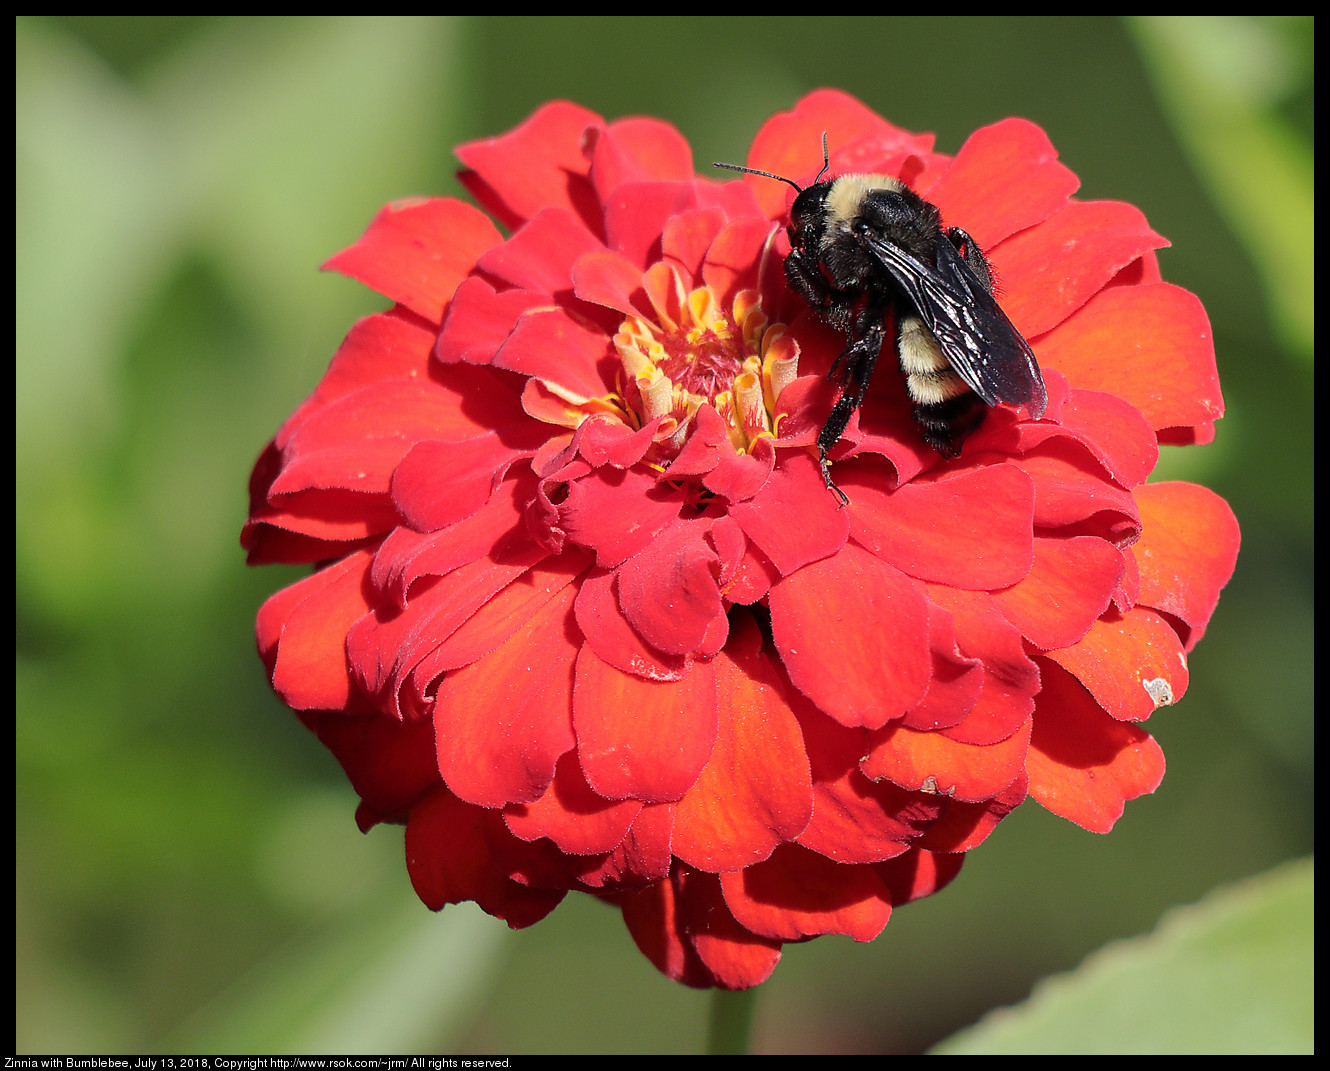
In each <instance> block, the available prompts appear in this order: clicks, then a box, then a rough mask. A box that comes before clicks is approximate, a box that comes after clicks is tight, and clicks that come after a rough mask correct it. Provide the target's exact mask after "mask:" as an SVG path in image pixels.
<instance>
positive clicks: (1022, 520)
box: [840, 465, 1034, 591]
mask: <svg viewBox="0 0 1330 1071" xmlns="http://www.w3.org/2000/svg"><path fill="white" fill-rule="evenodd" d="M868 476H869V473H868V472H867V471H866V470H865V469H864V468H863V467H862V466H860V467H856V468H854V469H850V468H848V467H847V469H846V471H845V474H844V478H843V479H841V480H840V487H841V490H843V491H844V492H845V493H846V494H847V495H849V496H850V503H851V505H850V508H849V509H848V510H847V511H846V512H848V513H849V515H850V534H851V535H853V536H854V539H855V541H856V542H857V543H860V544H862V545H863V546H865V547H867V548H868V549H869V550H871V551H872V552H873V553H874V554H876V555H877V556H878V557H879V558H881V559H882V560H883V561H886V562H889V563H891V564H892V565H894V566H896V567H897V568H898V569H900V570H901V571H903V572H905V573H907V574H908V575H910V576H915V577H919V578H920V579H922V580H935V581H939V582H941V583H945V584H949V585H950V586H952V587H957V588H971V589H974V590H979V591H991V590H993V589H995V588H1005V587H1008V586H1010V585H1011V584H1014V583H1016V581H1018V580H1020V579H1021V578H1022V577H1023V576H1025V575H1026V574H1027V573H1029V571H1030V566H1031V564H1032V563H1033V561H1034V546H1033V534H1032V529H1031V518H1032V515H1033V506H1034V486H1033V483H1032V481H1031V480H1030V478H1029V477H1028V476H1026V475H1025V473H1023V472H1020V471H1019V470H1018V469H1016V468H1013V467H1012V466H1010V465H986V466H984V467H983V468H979V469H973V470H971V471H969V472H962V473H961V474H959V475H955V476H950V477H949V478H944V479H940V480H933V481H922V480H914V481H912V482H911V483H908V484H905V485H904V486H902V487H899V488H897V489H896V490H895V491H894V492H886V491H883V490H882V489H881V482H880V480H873V479H869V478H868Z"/></svg>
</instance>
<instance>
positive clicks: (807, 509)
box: [730, 451, 850, 574]
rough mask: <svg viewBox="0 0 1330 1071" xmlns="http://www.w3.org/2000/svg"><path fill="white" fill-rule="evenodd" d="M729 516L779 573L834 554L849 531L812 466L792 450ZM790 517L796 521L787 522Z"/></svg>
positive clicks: (846, 521)
mask: <svg viewBox="0 0 1330 1071" xmlns="http://www.w3.org/2000/svg"><path fill="white" fill-rule="evenodd" d="M730 516H731V517H733V518H734V519H735V520H736V521H738V522H739V527H741V528H742V529H743V530H744V532H745V533H746V534H747V535H748V538H749V539H751V540H752V541H753V542H754V543H756V544H757V545H758V546H759V547H760V548H761V549H762V552H763V553H764V554H765V555H766V556H767V557H768V558H770V559H771V560H772V561H773V562H775V563H776V567H777V568H778V569H780V571H781V572H782V573H785V574H789V573H792V572H794V570H796V569H798V568H799V567H800V566H802V565H806V564H808V563H809V562H811V561H816V560H817V559H818V558H825V557H826V556H827V555H828V554H834V553H835V552H836V551H837V550H839V549H840V548H841V547H842V546H843V545H844V544H845V537H846V535H847V534H848V533H849V530H850V524H849V518H848V517H846V515H845V511H844V510H838V509H837V508H836V499H835V498H834V497H833V496H832V495H831V494H830V492H828V491H827V488H826V485H825V484H824V483H823V480H822V473H821V471H820V470H819V469H818V465H817V462H816V461H814V460H813V458H812V457H811V456H809V455H808V454H804V453H796V452H793V451H782V452H781V454H780V464H779V465H777V466H776V468H775V469H774V470H773V471H772V473H771V477H770V479H768V480H767V482H766V485H765V486H764V487H763V488H762V493H761V494H760V495H759V496H758V497H756V498H754V499H752V500H750V501H748V502H740V503H736V504H735V505H732V506H731V507H730ZM792 517H798V518H799V523H798V524H791V523H790V518H792Z"/></svg>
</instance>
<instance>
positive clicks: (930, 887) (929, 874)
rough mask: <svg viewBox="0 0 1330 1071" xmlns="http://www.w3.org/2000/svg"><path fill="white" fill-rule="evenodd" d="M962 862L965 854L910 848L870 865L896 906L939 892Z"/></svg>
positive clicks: (958, 871)
mask: <svg viewBox="0 0 1330 1071" xmlns="http://www.w3.org/2000/svg"><path fill="white" fill-rule="evenodd" d="M963 862H965V856H964V855H961V854H959V853H955V854H953V853H943V854H937V853H934V852H927V851H924V850H923V849H922V848H911V849H910V850H909V851H908V852H906V853H905V854H904V855H902V856H898V857H897V858H895V859H891V860H888V861H887V862H885V863H878V864H877V865H876V866H875V867H874V869H875V870H876V871H877V872H878V873H879V874H880V875H882V878H883V880H884V881H886V883H887V887H888V888H889V889H890V890H891V902H892V904H893V905H895V906H896V907H899V906H900V905H901V904H908V903H909V902H910V901H911V900H918V899H921V898H922V897H925V896H932V895H933V894H934V893H935V892H941V891H942V890H943V889H945V888H946V887H947V886H948V885H949V884H951V879H952V878H954V877H955V876H956V875H957V874H959V873H960V872H961V864H962V863H963Z"/></svg>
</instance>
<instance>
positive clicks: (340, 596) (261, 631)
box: [258, 551, 370, 710]
mask: <svg viewBox="0 0 1330 1071" xmlns="http://www.w3.org/2000/svg"><path fill="white" fill-rule="evenodd" d="M369 560H370V555H369V552H368V551H360V552H358V553H356V554H350V555H348V556H347V557H346V558H344V559H342V560H341V561H340V562H334V563H333V564H332V565H330V566H328V567H327V568H326V569H321V570H319V571H318V572H317V573H315V574H314V575H313V576H310V577H306V578H305V579H304V580H302V581H300V582H299V583H296V584H292V585H291V586H290V587H289V588H286V589H285V590H284V591H280V592H278V593H277V594H276V595H274V596H273V597H272V598H271V599H269V600H268V601H267V602H266V603H264V604H263V608H262V609H261V610H260V611H259V617H258V640H259V651H260V652H261V653H262V654H263V656H264V660H265V661H266V662H268V664H269V667H270V670H271V673H272V686H273V690H274V691H275V692H276V693H277V694H278V695H279V696H280V697H281V699H282V702H284V703H285V704H286V705H287V706H289V707H291V708H292V709H293V710H341V709H343V708H346V707H347V706H348V705H350V704H353V703H356V704H359V703H362V702H363V700H361V698H360V697H359V695H358V693H357V692H356V691H355V689H354V687H353V685H352V683H351V678H350V675H349V673H348V671H347V664H346V633H347V629H349V628H350V627H351V626H352V625H353V624H354V623H355V622H356V621H357V620H359V619H360V618H361V617H363V616H364V615H365V614H366V613H367V612H368V611H369V609H370V606H369V604H368V603H367V602H366V601H365V596H366V592H365V575H366V572H367V570H368V567H369Z"/></svg>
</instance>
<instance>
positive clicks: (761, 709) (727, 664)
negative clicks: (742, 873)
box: [674, 616, 813, 872]
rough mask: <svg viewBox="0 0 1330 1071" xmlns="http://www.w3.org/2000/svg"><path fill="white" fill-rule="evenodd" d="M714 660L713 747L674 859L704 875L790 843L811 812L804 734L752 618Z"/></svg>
mask: <svg viewBox="0 0 1330 1071" xmlns="http://www.w3.org/2000/svg"><path fill="white" fill-rule="evenodd" d="M740 621H742V622H743V624H742V625H741V626H740V627H739V628H737V629H736V635H733V636H731V638H730V642H729V643H728V644H727V645H726V647H725V649H724V650H723V651H722V652H721V653H720V655H719V656H717V658H716V660H715V662H714V665H715V668H716V687H717V706H718V708H719V710H720V712H721V715H720V727H719V732H718V733H717V736H716V746H715V748H714V749H713V750H712V752H711V758H710V760H709V761H708V762H707V765H706V767H705V768H704V769H703V770H702V773H701V775H700V776H699V777H698V779H697V782H696V784H694V785H693V787H692V788H691V789H689V790H688V792H687V793H685V795H684V797H683V799H681V800H680V801H679V809H678V814H677V816H676V819H675V833H674V854H675V855H677V856H678V857H679V858H680V859H682V860H684V861H685V862H687V863H689V864H691V865H692V866H695V867H698V868H699V869H702V870H709V871H712V872H718V871H723V870H737V869H739V868H740V867H744V866H748V865H749V864H751V863H755V862H757V861H758V860H760V859H765V858H766V857H767V856H768V855H770V854H771V852H772V850H773V849H774V848H775V847H776V845H778V844H780V843H781V842H783V841H789V840H793V839H794V838H795V837H797V836H798V835H799V834H800V833H801V832H803V829H804V826H806V825H807V824H808V819H809V817H810V816H811V815H812V812H813V797H812V783H811V781H810V775H809V769H808V755H807V754H806V753H805V751H804V741H803V734H802V733H801V732H800V730H799V723H798V721H797V720H796V719H795V717H794V713H793V711H792V710H791V701H792V700H793V701H794V702H801V701H802V697H797V694H796V696H791V695H790V692H791V689H790V687H789V684H788V683H787V682H786V681H785V680H784V679H783V677H782V676H781V675H780V674H779V673H778V672H777V671H776V670H775V668H774V666H773V665H772V664H771V662H770V660H769V656H768V654H765V653H764V652H763V651H762V636H761V634H760V633H759V632H758V630H757V627H756V626H755V625H754V623H753V621H752V619H751V618H748V617H746V616H745V617H743V618H740Z"/></svg>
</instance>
